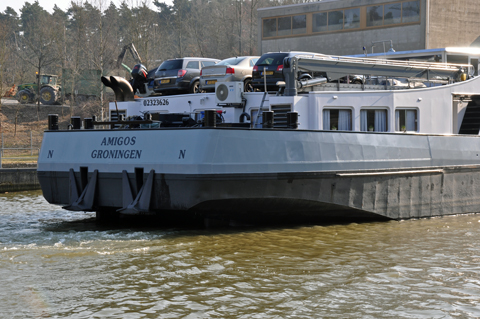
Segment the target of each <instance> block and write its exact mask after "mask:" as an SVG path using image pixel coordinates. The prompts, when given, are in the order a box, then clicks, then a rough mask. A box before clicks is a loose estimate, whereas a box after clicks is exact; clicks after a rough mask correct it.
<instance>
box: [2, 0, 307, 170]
mask: <svg viewBox="0 0 480 319" xmlns="http://www.w3.org/2000/svg"><path fill="white" fill-rule="evenodd" d="M300 2H309V0H173V2H171V4H167V3H163V2H160V1H158V0H154V2H153V6H152V5H151V4H150V5H149V6H147V5H146V3H142V4H140V5H136V6H134V5H131V4H130V3H129V2H127V0H124V1H123V2H122V3H121V4H120V5H119V6H116V5H115V4H114V3H113V2H110V1H109V0H89V1H81V0H80V1H72V2H71V4H70V7H69V8H68V9H67V10H66V11H63V10H62V9H60V8H59V7H58V6H56V5H55V7H54V8H53V10H52V12H51V13H50V12H48V11H47V10H45V9H44V8H42V7H41V6H40V4H39V3H38V1H35V2H33V3H29V2H25V4H24V5H23V7H22V8H21V9H20V10H19V11H20V12H16V11H15V10H14V9H13V8H11V7H7V8H6V9H5V11H4V12H0V98H1V97H3V95H4V94H5V93H6V92H7V91H8V90H9V89H10V88H12V86H13V85H16V86H18V85H19V84H23V83H33V82H37V79H36V75H35V74H36V73H38V74H55V75H58V76H59V81H58V83H59V84H62V83H65V82H66V81H69V83H72V85H70V86H71V87H72V88H74V87H75V81H77V80H78V79H79V78H80V77H81V75H82V74H85V73H86V72H87V73H88V72H91V71H92V70H93V71H94V72H95V73H96V74H101V75H107V76H109V75H119V76H123V77H126V78H127V79H128V78H129V77H130V75H129V74H128V72H126V71H125V70H124V69H123V68H118V67H117V58H118V56H119V54H120V52H121V51H122V48H123V47H124V46H125V45H127V44H129V43H133V44H134V46H135V47H136V49H137V51H138V53H139V55H140V57H141V58H142V63H143V64H144V65H145V66H146V68H147V70H151V69H153V68H155V67H157V66H158V65H160V63H161V61H164V60H166V59H171V58H178V57H187V56H196V57H209V58H217V59H225V58H228V57H232V56H241V55H257V54H258V53H259V52H258V48H257V44H258V28H259V27H260V26H258V25H257V9H258V8H264V7H271V6H278V5H287V4H293V3H300ZM137 3H138V2H137ZM152 8H153V9H152ZM123 63H125V64H126V65H127V66H129V67H130V68H132V67H133V66H134V65H135V64H137V61H135V60H134V59H133V58H132V56H131V55H130V54H128V52H127V55H126V56H125V59H124V61H123ZM95 81H97V83H96V84H95V85H96V86H97V88H102V89H101V90H99V91H100V94H99V95H100V96H96V97H95V98H93V99H91V98H90V99H88V100H87V101H82V100H80V99H79V98H75V96H74V98H73V99H70V100H69V101H67V102H63V103H62V105H60V106H46V105H41V104H39V103H37V105H36V107H35V105H25V104H19V103H16V101H14V100H12V99H10V100H5V99H0V167H1V160H2V156H3V157H4V164H5V163H6V162H5V157H7V156H14V157H15V156H19V153H18V152H20V151H19V150H16V149H18V148H25V149H29V150H28V153H29V154H33V153H34V152H32V149H34V150H37V151H38V149H39V147H40V143H41V140H42V137H43V130H44V129H45V128H46V119H47V115H48V114H51V113H58V114H59V115H60V119H59V124H60V127H61V129H65V128H67V126H68V123H69V121H70V117H71V116H73V115H75V116H81V117H87V116H88V117H91V116H92V115H95V116H97V118H101V119H105V118H108V113H107V112H108V102H109V100H112V99H113V98H110V96H113V95H110V96H109V95H108V94H107V93H108V91H107V90H106V89H105V88H103V84H102V83H101V81H100V77H98V79H97V80H95ZM64 91H65V90H64ZM34 157H35V156H34ZM33 160H34V162H36V158H34V159H33Z"/></svg>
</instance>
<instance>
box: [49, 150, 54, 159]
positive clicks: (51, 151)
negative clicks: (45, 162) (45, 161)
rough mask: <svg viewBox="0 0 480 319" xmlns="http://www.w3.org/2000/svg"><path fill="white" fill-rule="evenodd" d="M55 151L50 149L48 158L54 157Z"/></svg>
mask: <svg viewBox="0 0 480 319" xmlns="http://www.w3.org/2000/svg"><path fill="white" fill-rule="evenodd" d="M53 151H54V150H48V155H47V158H52V157H53Z"/></svg>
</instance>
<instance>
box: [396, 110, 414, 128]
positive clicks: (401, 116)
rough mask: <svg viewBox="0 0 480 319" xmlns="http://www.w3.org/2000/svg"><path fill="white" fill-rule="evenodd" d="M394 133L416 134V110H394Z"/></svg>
mask: <svg viewBox="0 0 480 319" xmlns="http://www.w3.org/2000/svg"><path fill="white" fill-rule="evenodd" d="M395 131H397V132H407V131H408V132H417V131H418V126H417V110H408V109H406V110H396V111H395Z"/></svg>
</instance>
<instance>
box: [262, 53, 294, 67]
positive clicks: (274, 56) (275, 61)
mask: <svg viewBox="0 0 480 319" xmlns="http://www.w3.org/2000/svg"><path fill="white" fill-rule="evenodd" d="M287 55H288V53H271V54H265V55H262V56H261V57H260V59H259V60H258V61H257V63H256V65H280V64H283V59H284V58H285V57H286V56H287Z"/></svg>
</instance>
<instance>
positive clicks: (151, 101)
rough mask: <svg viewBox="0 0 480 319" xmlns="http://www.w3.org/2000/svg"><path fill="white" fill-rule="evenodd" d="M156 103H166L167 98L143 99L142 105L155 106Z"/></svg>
mask: <svg viewBox="0 0 480 319" xmlns="http://www.w3.org/2000/svg"><path fill="white" fill-rule="evenodd" d="M157 105H168V99H151V100H144V101H143V106H157Z"/></svg>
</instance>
